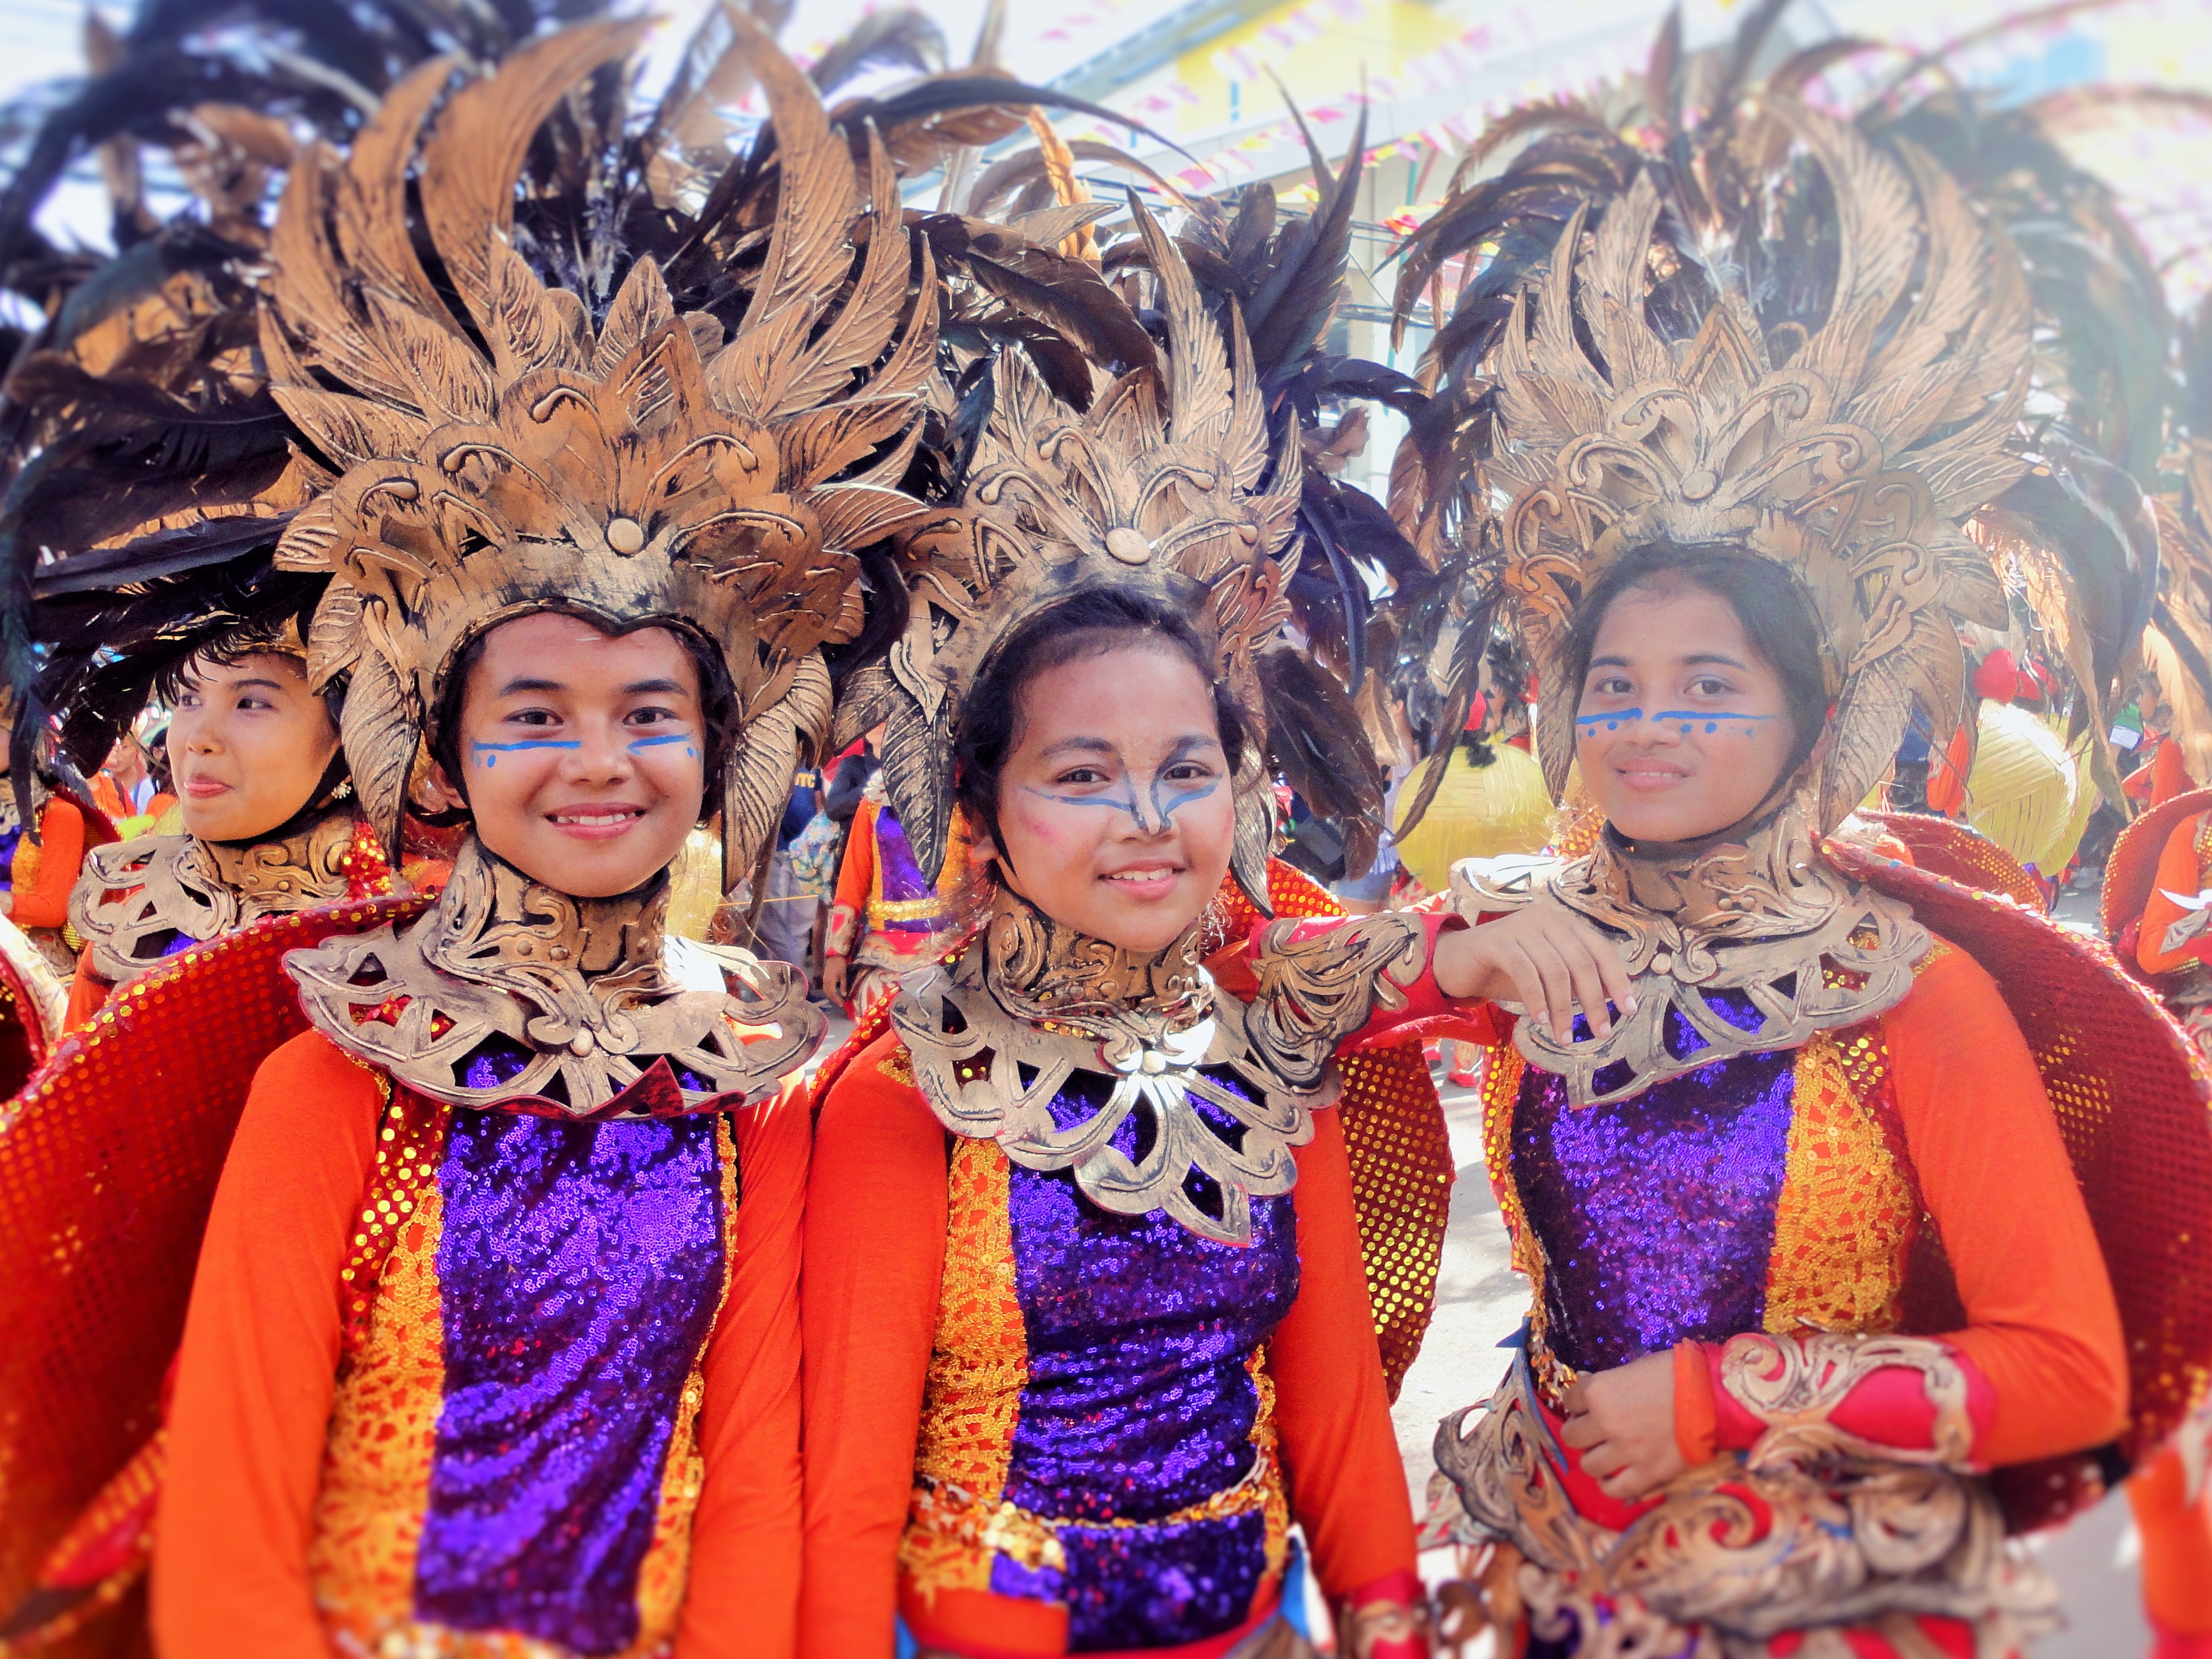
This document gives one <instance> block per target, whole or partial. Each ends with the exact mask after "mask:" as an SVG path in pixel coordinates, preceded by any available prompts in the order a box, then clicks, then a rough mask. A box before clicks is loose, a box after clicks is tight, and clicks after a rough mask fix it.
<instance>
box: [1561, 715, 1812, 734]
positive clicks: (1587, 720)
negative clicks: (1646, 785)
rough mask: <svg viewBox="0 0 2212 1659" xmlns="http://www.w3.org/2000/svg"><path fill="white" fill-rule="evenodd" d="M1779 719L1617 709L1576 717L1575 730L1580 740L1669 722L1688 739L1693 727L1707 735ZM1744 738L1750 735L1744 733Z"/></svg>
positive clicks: (1779, 716) (1778, 717)
mask: <svg viewBox="0 0 2212 1659" xmlns="http://www.w3.org/2000/svg"><path fill="white" fill-rule="evenodd" d="M1782 718H1783V716H1782V715H1780V714H1733V713H1730V712H1729V711H1728V710H1726V709H1702V708H1655V709H1653V710H1652V711H1651V712H1650V714H1645V713H1644V711H1643V710H1642V709H1641V708H1616V709H1613V710H1612V711H1611V712H1610V713H1607V714H1577V715H1576V716H1575V729H1576V730H1577V732H1580V733H1581V734H1582V735H1583V737H1595V736H1596V735H1597V728H1598V727H1599V726H1604V727H1605V729H1606V730H1607V731H1608V732H1618V731H1619V730H1620V728H1621V727H1622V726H1633V725H1635V724H1636V722H1637V721H1638V720H1650V722H1651V723H1652V724H1653V725H1654V726H1658V725H1662V724H1664V723H1667V722H1670V721H1671V722H1672V723H1674V725H1677V726H1680V727H1681V728H1682V735H1683V736H1685V737H1687V736H1688V735H1689V733H1690V729H1691V727H1692V726H1704V727H1705V730H1706V731H1707V732H1718V731H1719V730H1720V729H1721V727H1722V726H1723V725H1729V726H1746V727H1748V726H1757V725H1760V724H1762V723H1764V722H1765V721H1767V720H1780V719H1782ZM1745 735H1746V736H1749V735H1750V733H1749V732H1746V733H1745Z"/></svg>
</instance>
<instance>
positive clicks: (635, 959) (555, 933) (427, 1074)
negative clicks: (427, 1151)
mask: <svg viewBox="0 0 2212 1659" xmlns="http://www.w3.org/2000/svg"><path fill="white" fill-rule="evenodd" d="M668 890H669V889H668V878H667V875H666V872H663V873H662V874H661V876H660V877H659V878H658V879H656V880H654V881H653V882H652V883H649V884H647V886H645V887H643V888H641V889H640V890H637V891H635V892H634V893H627V894H624V895H623V896H620V897H617V898H609V899H576V898H572V897H570V896H568V895H567V894H565V893H559V892H556V891H554V890H552V889H551V888H550V887H544V886H541V885H539V884H538V883H536V882H533V881H532V880H530V879H529V878H527V877H526V876H525V875H523V874H522V872H520V871H519V870H516V869H515V868H514V867H513V866H511V865H508V864H507V863H505V862H503V861H502V860H499V859H497V858H495V857H493V856H492V855H491V854H488V853H486V852H485V851H484V850H483V848H482V847H480V846H479V845H478V844H477V841H476V839H475V837H473V836H471V837H470V838H469V839H468V840H467V841H465V842H463V843H462V847H461V851H460V854H459V858H458V859H457V860H455V862H454V866H453V879H452V881H451V882H450V883H448V884H447V887H446V890H445V891H444V892H443V893H442V894H441V896H439V900H438V902H437V904H436V905H435V907H434V908H432V909H431V910H430V911H429V912H428V914H427V915H424V916H422V918H421V919H420V920H419V921H416V922H415V923H413V924H412V925H411V926H410V927H408V929H407V930H406V932H405V933H398V932H396V931H395V930H394V929H392V928H391V927H382V928H380V929H378V930H377V931H376V932H374V933H364V934H359V935H355V936H351V937H346V938H334V939H330V940H327V941H325V943H324V944H322V945H319V946H317V947H316V948H315V949H314V950H313V951H295V952H294V953H293V954H292V955H291V956H290V957H288V958H286V962H285V966H286V968H287V969H288V970H289V972H290V973H291V975H292V976H293V978H294V979H295V980H296V981H298V982H299V985H300V989H301V1002H302V1004H303V1006H305V1008H306V1010H307V1018H309V1019H310V1020H312V1021H313V1023H314V1024H315V1026H316V1028H317V1029H318V1030H320V1031H321V1032H322V1033H323V1034H324V1035H325V1036H327V1037H329V1038H330V1039H331V1041H332V1042H335V1043H337V1045H338V1046H339V1047H340V1048H343V1049H345V1050H346V1051H347V1052H349V1054H354V1055H355V1056H356V1057H357V1058H359V1059H362V1060H367V1061H368V1062H369V1063H370V1064H372V1065H375V1066H381V1067H383V1068H384V1069H385V1070H386V1071H387V1072H389V1073H391V1074H392V1078H393V1079H395V1080H396V1081H398V1082H400V1083H403V1084H404V1085H406V1086H407V1087H409V1088H410V1089H413V1090H416V1091H417V1092H419V1093H422V1094H425V1095H428V1096H429V1097H431V1098H433V1099H435V1100H441V1101H444V1102H445V1103H447V1104H448V1105H453V1106H468V1107H477V1108H489V1107H499V1108H502V1109H507V1110H514V1111H526V1112H532V1113H536V1114H538V1115H544V1116H551V1117H564V1118H582V1119H588V1120H593V1121H597V1120H600V1119H607V1118H638V1117H667V1116H674V1115H681V1114H684V1113H688V1112H696V1111H710V1110H717V1109H725V1108H726V1107H727V1106H729V1105H731V1104H732V1101H731V1100H730V1098H729V1097H731V1096H733V1095H734V1096H743V1097H748V1098H750V1097H757V1096H760V1095H763V1094H766V1093H768V1092H769V1091H772V1090H773V1089H774V1088H775V1086H776V1085H777V1084H778V1082H779V1081H780V1080H781V1078H782V1077H783V1075H784V1074H785V1073H787V1072H789V1071H790V1070H791V1069H792V1068H793V1066H797V1065H799V1063H800V1062H801V1061H802V1060H805V1058H806V1056H807V1054H810V1053H811V1052H812V1050H813V1048H814V1047H815V1045H816V1044H817V1042H820V1040H821V1037H822V1032H823V1018H822V1016H821V1015H820V1014H819V1013H817V1012H815V1011H814V1010H813V1009H811V1008H810V1007H809V1006H807V1002H806V984H805V980H804V979H803V978H801V977H800V976H799V974H798V973H797V972H796V970H794V969H791V968H789V967H787V966H785V965H784V964H782V963H761V962H757V961H756V960H755V959H754V958H753V957H750V955H748V954H747V953H746V952H744V951H737V950H730V949H725V948H721V947H718V946H712V945H696V944H694V943H692V942H691V941H690V940H677V941H673V942H672V944H671V941H669V940H667V939H665V937H664V932H663V922H664V920H665V917H666V915H667V911H668ZM672 956H673V957H681V958H682V962H681V963H680V964H678V967H677V969H676V970H674V971H672V970H671V957H672ZM679 971H680V972H681V977H680V978H679V977H678V972H679Z"/></svg>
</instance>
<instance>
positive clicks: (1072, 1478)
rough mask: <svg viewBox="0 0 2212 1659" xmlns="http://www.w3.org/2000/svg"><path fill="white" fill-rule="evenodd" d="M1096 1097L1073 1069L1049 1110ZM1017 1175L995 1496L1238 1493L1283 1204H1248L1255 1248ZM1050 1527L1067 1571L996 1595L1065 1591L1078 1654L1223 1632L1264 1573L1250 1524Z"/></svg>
mask: <svg viewBox="0 0 2212 1659" xmlns="http://www.w3.org/2000/svg"><path fill="white" fill-rule="evenodd" d="M1104 1089H1105V1085H1104V1082H1103V1079H1099V1078H1097V1077H1094V1076H1086V1075H1084V1074H1081V1073H1079V1074H1078V1078H1077V1079H1076V1081H1075V1083H1074V1084H1073V1085H1071V1087H1070V1090H1069V1091H1067V1092H1066V1093H1063V1094H1062V1096H1061V1097H1060V1099H1058V1100H1056V1101H1054V1103H1053V1112H1054V1118H1055V1119H1056V1120H1058V1121H1060V1123H1061V1124H1062V1125H1063V1126H1064V1125H1066V1123H1069V1122H1072V1121H1079V1120H1080V1119H1082V1118H1084V1117H1087V1116H1088V1115H1090V1114H1091V1111H1092V1110H1094V1109H1096V1107H1097V1103H1099V1102H1100V1101H1101V1100H1103V1097H1104ZM1207 1115H1208V1117H1209V1120H1211V1119H1212V1114H1211V1113H1209V1114H1207ZM1232 1122H1233V1121H1232V1120H1230V1119H1227V1118H1226V1117H1225V1116H1224V1117H1223V1118H1222V1119H1221V1126H1222V1127H1230V1126H1231V1124H1232ZM1232 1132H1233V1131H1232ZM1150 1133H1151V1126H1150V1123H1149V1121H1147V1120H1146V1119H1145V1117H1144V1115H1142V1114H1141V1113H1139V1114H1133V1115H1132V1117H1131V1119H1130V1120H1129V1121H1126V1122H1124V1123H1123V1124H1122V1126H1121V1128H1120V1129H1119V1130H1118V1131H1117V1132H1116V1133H1115V1146H1118V1147H1120V1148H1121V1150H1122V1151H1124V1152H1127V1153H1129V1154H1131V1155H1132V1156H1141V1153H1142V1150H1143V1147H1144V1146H1145V1144H1146V1142H1147V1141H1148V1140H1149V1137H1150ZM1009 1185H1010V1192H1009V1197H1010V1207H1011V1210H1012V1223H1013V1226H1012V1233H1013V1254H1014V1272H1015V1290H1016V1294H1017V1297H1018V1299H1019V1301H1020V1304H1021V1308H1022V1320H1023V1325H1024V1329H1025V1331H1026V1334H1027V1336H1028V1341H1029V1353H1030V1380H1029V1383H1028V1385H1027V1386H1026V1387H1025V1388H1024V1389H1023V1391H1022V1400H1021V1414H1020V1417H1019V1419H1018V1421H1017V1423H1016V1425H1015V1428H1014V1442H1013V1448H1012V1458H1011V1461H1010V1463H1009V1468H1008V1472H1007V1479H1006V1498H1007V1499H1008V1500H1009V1501H1010V1502H1012V1503H1014V1504H1018V1505H1020V1506H1021V1507H1022V1508H1024V1509H1025V1510H1030V1511H1032V1512H1033V1513H1036V1514H1040V1515H1047V1516H1057V1517H1060V1518H1061V1519H1066V1520H1081V1521H1090V1522H1100V1521H1107V1520H1120V1521H1137V1522H1146V1521H1158V1520H1160V1519H1161V1518H1162V1517H1164V1516H1169V1515H1172V1514H1173V1513H1175V1511H1176V1510H1180V1509H1183V1508H1187V1507H1188V1506H1189V1505H1191V1504H1197V1503H1200V1502H1202V1501H1203V1500H1204V1499H1206V1498H1210V1497H1212V1495H1213V1494H1214V1493H1216V1492H1221V1491H1223V1490H1225V1489H1226V1488H1228V1487H1230V1486H1235V1485H1236V1484H1237V1481H1239V1480H1242V1479H1243V1477H1244V1476H1245V1474H1247V1473H1248V1472H1249V1470H1250V1468H1251V1466H1252V1460H1253V1456H1254V1452H1253V1449H1252V1444H1251V1438H1250V1437H1251V1433H1252V1427H1253V1424H1254V1421H1255V1419H1256V1417H1257V1415H1258V1412H1259V1399H1258V1395H1257V1391H1256V1390H1255V1388H1254V1386H1253V1383H1252V1378H1251V1374H1250V1373H1249V1371H1248V1370H1246V1369H1245V1362H1246V1361H1247V1359H1248V1358H1249V1357H1250V1355H1251V1353H1252V1352H1253V1351H1254V1350H1255V1348H1256V1347H1258V1346H1260V1345H1261V1343H1262V1342H1264V1341H1265V1340H1267V1337H1268V1336H1269V1335H1270V1334H1272V1333H1273V1330H1274V1328H1275V1327H1276V1326H1277V1325H1278V1324H1279V1322H1281V1320H1282V1318H1283V1316H1284V1315H1285V1314H1286V1313H1288V1312H1289V1311H1290V1308H1291V1302H1292V1301H1293V1300H1294V1299H1295V1298H1296V1297H1297V1288H1298V1262H1297V1218H1296V1216H1295V1213H1294V1212H1293V1210H1292V1208H1291V1200H1290V1199H1289V1198H1288V1197H1287V1196H1285V1197H1281V1198H1263V1199H1255V1200H1253V1202H1252V1242H1251V1243H1249V1245H1245V1246H1241V1247H1240V1246H1237V1245H1231V1244H1221V1243H1214V1242H1212V1241H1211V1240H1208V1239H1203V1238H1200V1237H1198V1236H1197V1235H1196V1234H1194V1233H1193V1232H1191V1231H1189V1230H1188V1229H1187V1228H1185V1227H1184V1226H1182V1225H1181V1224H1180V1223H1178V1222H1176V1221H1173V1220H1170V1218H1167V1217H1166V1216H1164V1215H1162V1214H1158V1213H1154V1214H1152V1215H1147V1216H1120V1215H1113V1214H1109V1213H1108V1212H1106V1211H1104V1210H1102V1209H1100V1208H1098V1207H1097V1206H1095V1205H1093V1204H1092V1203H1091V1202H1090V1200H1087V1199H1085V1197H1084V1196H1083V1195H1082V1194H1081V1193H1080V1192H1079V1191H1078V1190H1077V1188H1076V1186H1075V1182H1074V1180H1073V1177H1072V1176H1067V1175H1065V1174H1043V1173H1040V1172H1038V1171H1036V1170H1024V1169H1022V1168H1019V1167H1018V1166H1017V1167H1016V1168H1015V1169H1013V1170H1012V1171H1011V1174H1010V1182H1009ZM1194 1195H1195V1193H1194ZM1214 1196H1215V1197H1217V1198H1218V1194H1216V1195H1214ZM1200 1201H1201V1202H1204V1201H1206V1200H1205V1199H1201V1200H1200ZM1060 1543H1061V1545H1062V1547H1064V1549H1065V1550H1066V1555H1067V1571H1066V1575H1065V1579H1064V1582H1060V1583H1057V1584H1055V1585H1054V1587H1051V1588H1047V1587H1045V1586H1043V1585H1042V1584H1040V1585H1038V1586H1036V1588H1031V1589H1022V1588H1018V1587H1016V1586H1015V1585H1013V1584H1012V1583H1008V1584H1007V1585H1006V1586H1005V1587H1004V1591H1003V1593H1006V1594H1010V1595H1044V1596H1048V1597H1050V1598H1052V1599H1057V1600H1063V1601H1066V1603H1067V1606H1068V1613H1069V1636H1068V1642H1069V1649H1070V1650H1071V1651H1073V1652H1089V1651H1097V1650H1110V1649H1115V1648H1133V1647H1149V1646H1155V1645H1163V1644H1174V1643H1179V1642H1193V1641H1198V1640H1201V1639H1203V1638H1206V1637H1208V1636H1213V1635H1218V1633H1220V1632H1223V1631H1227V1630H1233V1629H1235V1628H1236V1627H1237V1626H1238V1625H1239V1624H1241V1623H1243V1620H1245V1618H1246V1617H1247V1616H1248V1615H1249V1612H1250V1604H1251V1597H1252V1592H1253V1591H1254V1590H1255V1589H1256V1588H1257V1587H1258V1585H1259V1582H1260V1577H1261V1572H1262V1571H1263V1570H1264V1568H1265V1547H1264V1546H1265V1540H1264V1537H1263V1534H1262V1532H1261V1528H1260V1526H1259V1524H1258V1518H1257V1517H1256V1516H1244V1517H1235V1518H1231V1519H1229V1520H1226V1521H1212V1522H1201V1523H1198V1524H1194V1525H1185V1526H1175V1527H1145V1528H1133V1529H1130V1530H1127V1531H1122V1530H1119V1529H1117V1530H1116V1532H1115V1534H1114V1535H1113V1536H1111V1537H1104V1536H1102V1535H1101V1534H1099V1533H1097V1532H1094V1531H1091V1530H1090V1529H1089V1528H1063V1529H1062V1530H1061V1532H1060ZM1024 1577H1027V1575H1024ZM1042 1577H1055V1578H1056V1577H1058V1576H1057V1575H1043V1576H1042ZM995 1582H996V1581H995V1579H994V1583H995Z"/></svg>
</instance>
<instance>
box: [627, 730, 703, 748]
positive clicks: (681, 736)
mask: <svg viewBox="0 0 2212 1659" xmlns="http://www.w3.org/2000/svg"><path fill="white" fill-rule="evenodd" d="M690 741H691V734H690V732H663V733H661V734H660V735H659V736H658V737H651V738H631V739H630V740H629V746H630V747H631V748H632V749H653V748H658V747H659V745H660V744H664V743H689V742H690Z"/></svg>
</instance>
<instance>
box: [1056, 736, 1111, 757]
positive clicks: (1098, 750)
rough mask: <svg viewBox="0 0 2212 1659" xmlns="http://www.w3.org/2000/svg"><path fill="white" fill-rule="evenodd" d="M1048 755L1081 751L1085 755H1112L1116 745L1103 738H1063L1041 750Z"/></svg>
mask: <svg viewBox="0 0 2212 1659" xmlns="http://www.w3.org/2000/svg"><path fill="white" fill-rule="evenodd" d="M1041 752H1042V753H1043V754H1044V755H1046V756H1052V755H1065V754H1068V753H1071V752H1079V753H1082V754H1085V755H1110V754H1112V753H1113V752H1114V745H1113V744H1110V743H1109V742H1107V741H1106V739H1105V738H1061V739H1060V741H1059V742H1058V743H1055V744H1048V746H1047V747H1046V748H1045V749H1044V750H1042V751H1041Z"/></svg>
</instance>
